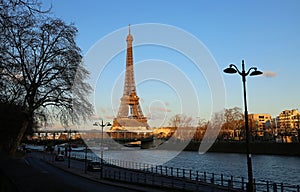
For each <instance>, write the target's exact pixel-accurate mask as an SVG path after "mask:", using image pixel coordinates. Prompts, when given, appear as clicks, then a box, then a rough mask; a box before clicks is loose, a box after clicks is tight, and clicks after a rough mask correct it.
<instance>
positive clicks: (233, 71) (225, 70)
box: [223, 64, 237, 74]
mask: <svg viewBox="0 0 300 192" xmlns="http://www.w3.org/2000/svg"><path fill="white" fill-rule="evenodd" d="M232 66H233V64H230V65H229V67H228V68H226V69H224V70H223V71H224V73H229V74H233V73H236V72H237V70H236V69H234V68H232Z"/></svg>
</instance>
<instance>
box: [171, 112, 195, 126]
mask: <svg viewBox="0 0 300 192" xmlns="http://www.w3.org/2000/svg"><path fill="white" fill-rule="evenodd" d="M192 122H193V118H192V117H188V116H186V115H184V114H177V115H174V116H173V117H171V119H170V122H169V125H170V126H171V127H176V128H178V127H190V126H191V125H192Z"/></svg>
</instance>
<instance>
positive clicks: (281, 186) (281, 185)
mask: <svg viewBox="0 0 300 192" xmlns="http://www.w3.org/2000/svg"><path fill="white" fill-rule="evenodd" d="M280 188H281V192H283V183H281V184H280Z"/></svg>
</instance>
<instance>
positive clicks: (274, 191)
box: [273, 183, 277, 192]
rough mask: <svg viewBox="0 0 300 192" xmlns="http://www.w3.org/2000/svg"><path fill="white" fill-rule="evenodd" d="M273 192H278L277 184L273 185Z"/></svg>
mask: <svg viewBox="0 0 300 192" xmlns="http://www.w3.org/2000/svg"><path fill="white" fill-rule="evenodd" d="M273 192H277V184H276V183H273Z"/></svg>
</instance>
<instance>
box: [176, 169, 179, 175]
mask: <svg viewBox="0 0 300 192" xmlns="http://www.w3.org/2000/svg"><path fill="white" fill-rule="evenodd" d="M176 175H177V177H178V176H179V175H178V168H176Z"/></svg>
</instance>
